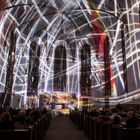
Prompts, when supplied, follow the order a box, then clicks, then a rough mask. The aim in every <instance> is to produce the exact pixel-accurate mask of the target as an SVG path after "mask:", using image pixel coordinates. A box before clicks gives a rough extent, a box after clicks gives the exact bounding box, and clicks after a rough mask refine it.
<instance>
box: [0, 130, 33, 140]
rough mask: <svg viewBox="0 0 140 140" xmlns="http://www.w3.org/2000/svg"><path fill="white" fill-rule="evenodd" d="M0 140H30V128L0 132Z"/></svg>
mask: <svg viewBox="0 0 140 140" xmlns="http://www.w3.org/2000/svg"><path fill="white" fill-rule="evenodd" d="M0 140H32V128H29V129H15V130H0Z"/></svg>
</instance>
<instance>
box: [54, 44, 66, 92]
mask: <svg viewBox="0 0 140 140" xmlns="http://www.w3.org/2000/svg"><path fill="white" fill-rule="evenodd" d="M66 68H67V61H66V48H65V47H64V46H57V47H56V49H55V58H54V79H53V88H54V91H66Z"/></svg>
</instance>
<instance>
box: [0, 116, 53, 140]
mask: <svg viewBox="0 0 140 140" xmlns="http://www.w3.org/2000/svg"><path fill="white" fill-rule="evenodd" d="M49 123H50V117H49V116H48V115H47V114H46V115H43V116H42V117H41V118H40V119H39V120H38V121H36V122H35V123H34V124H33V125H31V126H28V127H27V126H25V127H24V128H22V126H21V128H20V127H19V126H18V127H19V128H16V129H14V130H0V140H43V139H44V137H45V132H46V130H47V128H48V126H49Z"/></svg>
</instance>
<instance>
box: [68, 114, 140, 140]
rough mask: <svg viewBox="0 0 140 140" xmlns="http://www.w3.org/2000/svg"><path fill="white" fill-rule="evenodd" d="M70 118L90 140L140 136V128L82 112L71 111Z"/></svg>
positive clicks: (130, 139) (134, 139)
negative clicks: (107, 120)
mask: <svg viewBox="0 0 140 140" xmlns="http://www.w3.org/2000/svg"><path fill="white" fill-rule="evenodd" d="M70 118H71V120H72V121H73V122H74V123H75V124H76V125H77V127H78V128H79V129H81V130H83V131H84V134H85V135H86V136H87V137H88V138H89V139H90V140H138V139H139V138H140V128H125V127H124V126H122V125H113V124H112V123H111V122H105V121H101V120H98V119H97V118H96V117H92V116H89V115H87V114H83V113H80V112H71V114H70Z"/></svg>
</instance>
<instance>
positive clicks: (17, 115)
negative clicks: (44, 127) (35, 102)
mask: <svg viewBox="0 0 140 140" xmlns="http://www.w3.org/2000/svg"><path fill="white" fill-rule="evenodd" d="M45 114H47V117H46V119H50V118H51V113H50V111H48V110H47V109H45V108H44V109H43V110H40V109H37V108H36V109H34V108H33V109H27V110H24V109H12V108H10V109H8V110H5V109H3V108H1V109H0V130H11V129H16V128H18V126H20V127H21V126H22V127H23V128H28V127H29V126H30V125H34V123H35V122H36V121H37V120H38V119H39V118H41V116H43V115H45ZM48 116H49V118H48ZM48 122H49V120H48Z"/></svg>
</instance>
